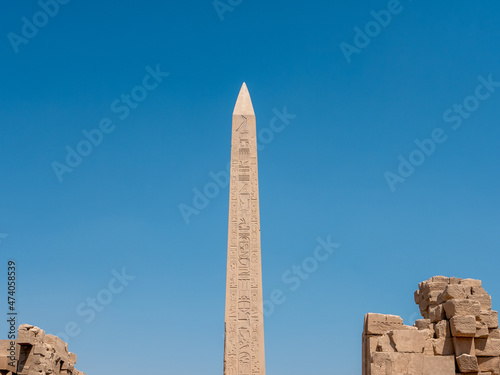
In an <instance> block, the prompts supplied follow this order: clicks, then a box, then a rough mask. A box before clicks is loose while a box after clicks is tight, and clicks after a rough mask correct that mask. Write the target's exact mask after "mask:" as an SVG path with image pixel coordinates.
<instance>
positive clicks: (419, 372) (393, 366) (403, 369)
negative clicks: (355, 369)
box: [371, 353, 424, 375]
mask: <svg viewBox="0 0 500 375" xmlns="http://www.w3.org/2000/svg"><path fill="white" fill-rule="evenodd" d="M423 366H424V355H423V354H416V353H373V357H372V364H371V375H387V374H405V375H423Z"/></svg>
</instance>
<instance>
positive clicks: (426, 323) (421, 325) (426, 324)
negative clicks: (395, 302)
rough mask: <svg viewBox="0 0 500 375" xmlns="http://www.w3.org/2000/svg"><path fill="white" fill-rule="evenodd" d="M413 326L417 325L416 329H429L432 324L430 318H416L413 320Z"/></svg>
mask: <svg viewBox="0 0 500 375" xmlns="http://www.w3.org/2000/svg"><path fill="white" fill-rule="evenodd" d="M413 326H415V327H417V329H419V330H420V329H429V328H432V329H433V330H434V328H433V325H432V323H431V321H430V319H418V320H415V324H413Z"/></svg>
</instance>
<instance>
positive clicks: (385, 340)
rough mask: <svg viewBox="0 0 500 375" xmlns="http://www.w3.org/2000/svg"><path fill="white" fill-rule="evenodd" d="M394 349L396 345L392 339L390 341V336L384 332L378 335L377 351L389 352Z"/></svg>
mask: <svg viewBox="0 0 500 375" xmlns="http://www.w3.org/2000/svg"><path fill="white" fill-rule="evenodd" d="M395 351H396V345H395V344H394V341H392V339H391V337H390V336H389V335H388V334H387V333H384V334H383V335H382V336H380V337H379V339H378V343H377V352H385V353H391V352H395Z"/></svg>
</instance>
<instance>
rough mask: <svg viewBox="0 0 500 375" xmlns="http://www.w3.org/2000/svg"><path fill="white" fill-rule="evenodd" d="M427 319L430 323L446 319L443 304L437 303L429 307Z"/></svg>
mask: <svg viewBox="0 0 500 375" xmlns="http://www.w3.org/2000/svg"><path fill="white" fill-rule="evenodd" d="M429 319H430V321H431V322H432V323H436V322H439V321H440V320H444V319H446V315H445V312H444V307H443V305H437V306H433V307H430V308H429Z"/></svg>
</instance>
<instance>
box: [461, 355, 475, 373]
mask: <svg viewBox="0 0 500 375" xmlns="http://www.w3.org/2000/svg"><path fill="white" fill-rule="evenodd" d="M457 365H458V368H459V370H460V371H461V372H466V373H467V372H478V371H479V365H478V363H477V358H476V356H474V355H468V354H462V355H460V356H457Z"/></svg>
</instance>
